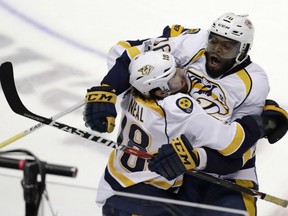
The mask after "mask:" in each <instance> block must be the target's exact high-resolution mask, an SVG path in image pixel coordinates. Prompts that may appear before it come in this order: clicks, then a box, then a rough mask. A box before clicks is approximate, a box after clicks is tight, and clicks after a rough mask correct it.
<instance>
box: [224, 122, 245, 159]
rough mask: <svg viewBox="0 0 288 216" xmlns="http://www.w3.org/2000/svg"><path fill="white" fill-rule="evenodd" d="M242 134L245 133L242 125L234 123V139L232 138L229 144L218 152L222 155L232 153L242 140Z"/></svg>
mask: <svg viewBox="0 0 288 216" xmlns="http://www.w3.org/2000/svg"><path fill="white" fill-rule="evenodd" d="M244 136H245V133H244V130H243V128H242V126H241V125H240V124H238V123H236V133H235V136H234V139H233V140H232V142H231V143H230V145H228V146H227V147H226V148H225V149H223V150H221V151H219V153H220V154H222V155H224V156H227V155H231V154H232V153H234V152H235V151H236V150H237V149H238V148H239V147H240V146H241V144H242V142H243V140H244Z"/></svg>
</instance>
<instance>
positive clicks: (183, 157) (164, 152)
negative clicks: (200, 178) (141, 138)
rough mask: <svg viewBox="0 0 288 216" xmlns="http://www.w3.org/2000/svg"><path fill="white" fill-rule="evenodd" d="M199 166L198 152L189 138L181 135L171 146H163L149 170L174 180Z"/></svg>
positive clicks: (150, 163) (150, 164)
mask: <svg viewBox="0 0 288 216" xmlns="http://www.w3.org/2000/svg"><path fill="white" fill-rule="evenodd" d="M198 165H199V156H198V152H197V150H193V147H192V145H191V144H190V142H189V141H188V140H187V138H186V137H185V136H184V135H181V136H180V138H175V139H173V140H172V142H171V144H165V145H162V146H161V147H160V148H159V150H158V155H157V156H156V157H155V158H153V159H151V161H150V162H149V165H148V168H149V170H150V171H152V172H156V173H158V174H159V175H161V176H163V177H165V178H166V179H168V180H172V179H175V178H176V177H178V176H180V175H181V174H183V173H184V172H186V171H187V170H191V169H194V168H196V167H197V166H198Z"/></svg>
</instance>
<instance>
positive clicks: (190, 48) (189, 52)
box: [103, 29, 270, 183]
mask: <svg viewBox="0 0 288 216" xmlns="http://www.w3.org/2000/svg"><path fill="white" fill-rule="evenodd" d="M207 42H208V31H206V30H201V29H192V30H187V31H184V32H183V33H182V34H181V35H179V36H177V37H170V38H154V39H149V40H146V41H144V42H143V44H141V45H139V46H132V47H131V45H130V44H129V43H127V42H120V43H118V44H117V45H116V46H115V47H114V48H112V49H111V51H110V54H109V56H108V67H109V68H112V65H113V64H115V61H116V58H118V57H119V54H120V53H123V51H124V50H126V57H127V59H132V58H134V57H135V56H136V55H138V54H139V53H141V52H147V51H150V50H162V51H166V52H171V53H172V54H173V56H175V57H176V58H177V59H178V60H179V62H180V63H181V65H182V67H185V68H188V73H187V76H188V78H189V79H190V89H189V94H190V95H191V96H192V97H193V98H194V99H196V101H197V102H198V103H199V104H200V105H201V106H202V108H203V109H204V110H205V111H206V112H207V113H208V114H210V115H212V116H214V117H216V118H217V119H219V120H221V121H224V122H232V121H234V120H235V119H237V118H240V117H243V116H245V115H251V114H258V115H259V114H260V113H261V112H262V110H263V106H264V104H265V100H266V98H267V95H268V93H269V90H270V87H269V83H268V78H267V75H266V73H265V71H264V70H263V69H262V68H261V67H260V66H259V65H257V64H255V63H253V62H251V61H250V58H249V57H248V59H246V60H245V61H244V62H243V63H242V64H241V65H238V66H237V67H235V68H233V69H232V70H231V71H230V72H229V73H225V74H224V75H222V76H221V77H219V78H216V79H215V78H211V77H210V76H209V75H208V74H207V72H206V69H205V63H206V59H205V49H206V46H207ZM122 56H123V55H122ZM124 57H125V55H124ZM122 61H123V60H122ZM128 61H129V60H128ZM128 64H129V63H128ZM116 65H117V63H116ZM114 68H115V67H114ZM109 73H110V74H113V75H111V76H107V77H105V78H104V80H103V82H104V83H106V84H109V85H110V86H112V87H114V88H115V89H116V91H117V90H118V89H117V85H115V83H119V81H118V80H121V79H119V78H118V77H117V75H118V76H122V77H123V75H122V74H125V73H129V72H128V68H127V70H126V71H124V70H123V67H122V68H121V70H118V71H117V73H116V72H114V71H113V69H112V70H110V71H109ZM109 73H108V74H109ZM111 77H112V78H113V79H115V80H117V81H115V82H113V80H112V79H111ZM121 81H122V82H123V79H122V80H121ZM127 82H128V81H127ZM121 86H123V84H121ZM255 147H256V146H254V147H253V148H251V149H250V150H249V151H247V152H246V154H245V155H244V156H243V159H244V161H247V160H248V158H250V155H253V154H254V152H255ZM222 153H223V152H222ZM224 154H225V152H224ZM247 164H249V163H247ZM222 177H223V178H231V179H244V180H252V181H254V182H255V183H258V181H257V176H256V170H255V158H252V160H250V165H247V166H246V167H243V169H242V170H239V171H238V172H237V173H233V174H230V175H228V176H222Z"/></svg>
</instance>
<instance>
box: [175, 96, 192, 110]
mask: <svg viewBox="0 0 288 216" xmlns="http://www.w3.org/2000/svg"><path fill="white" fill-rule="evenodd" d="M176 105H177V107H179V109H181V110H182V111H183V112H185V113H191V112H192V111H193V102H192V101H191V99H190V98H188V97H181V98H178V99H177V100H176Z"/></svg>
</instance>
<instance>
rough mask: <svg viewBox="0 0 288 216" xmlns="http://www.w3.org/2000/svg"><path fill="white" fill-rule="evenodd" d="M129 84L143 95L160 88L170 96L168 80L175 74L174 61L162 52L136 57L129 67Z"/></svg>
mask: <svg viewBox="0 0 288 216" xmlns="http://www.w3.org/2000/svg"><path fill="white" fill-rule="evenodd" d="M129 72H130V80H129V81H130V84H131V85H132V86H133V87H134V88H136V89H137V90H138V91H139V92H141V93H142V94H143V95H145V96H147V97H149V96H150V94H149V92H150V91H151V90H153V89H155V88H160V89H161V90H162V91H163V92H165V93H167V94H170V93H171V89H170V87H169V83H168V82H169V80H170V79H171V78H172V77H173V76H174V75H175V73H176V61H175V58H174V57H173V56H172V55H171V54H170V53H166V52H162V51H150V52H145V53H141V54H139V55H137V56H136V57H135V58H134V59H132V61H131V62H130V65H129Z"/></svg>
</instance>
